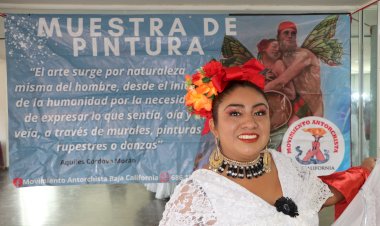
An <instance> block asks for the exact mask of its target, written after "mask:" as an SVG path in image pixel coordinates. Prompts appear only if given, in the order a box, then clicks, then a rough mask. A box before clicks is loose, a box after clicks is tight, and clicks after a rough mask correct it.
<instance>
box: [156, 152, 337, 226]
mask: <svg viewBox="0 0 380 226" xmlns="http://www.w3.org/2000/svg"><path fill="white" fill-rule="evenodd" d="M270 152H271V154H272V157H273V159H274V162H275V164H276V167H277V170H278V176H279V180H280V183H281V187H282V193H283V196H284V197H288V198H291V199H292V200H293V201H294V202H295V203H296V205H297V206H298V213H299V216H296V217H290V216H288V215H285V214H283V213H281V212H278V211H277V210H276V207H274V206H273V205H270V204H269V203H267V202H266V201H265V200H263V199H261V198H260V197H259V196H256V195H255V194H253V193H251V192H250V191H248V190H247V189H245V188H244V187H242V186H241V185H239V184H237V183H235V182H233V181H231V180H229V179H228V178H226V177H224V176H221V175H220V174H218V173H215V172H213V171H211V170H206V169H199V170H197V171H195V172H194V173H193V174H192V175H191V176H190V177H189V178H187V179H186V180H184V181H182V182H181V183H180V184H179V185H178V186H177V188H176V189H175V191H174V193H173V195H172V197H171V199H170V201H169V202H168V203H167V204H166V208H165V211H164V214H163V219H162V220H161V222H160V225H161V226H162V225H176V226H177V225H186V226H190V225H239V226H241V225H252V226H253V225H259V226H265V225H268V226H269V225H270V226H272V225H289V226H290V225H291V226H297V225H298V226H313V225H315V226H318V211H319V210H320V208H321V207H322V204H323V203H324V202H325V201H326V199H328V198H329V197H330V196H332V193H331V191H330V190H329V188H328V186H327V185H326V184H324V183H323V182H322V181H321V180H320V179H319V178H318V177H316V176H315V175H313V174H312V173H311V172H310V171H309V170H307V169H305V168H302V167H300V166H299V165H297V163H295V162H293V160H291V159H290V158H288V157H286V156H284V155H283V154H281V153H279V152H277V151H275V150H270ZM252 183H254V181H253V182H252Z"/></svg>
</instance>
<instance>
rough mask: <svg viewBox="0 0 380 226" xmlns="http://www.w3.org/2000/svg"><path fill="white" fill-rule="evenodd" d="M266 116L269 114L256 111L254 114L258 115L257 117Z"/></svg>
mask: <svg viewBox="0 0 380 226" xmlns="http://www.w3.org/2000/svg"><path fill="white" fill-rule="evenodd" d="M266 114H267V112H266V111H256V112H255V113H254V115H256V116H264V115H266Z"/></svg>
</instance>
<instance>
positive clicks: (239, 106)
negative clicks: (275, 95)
mask: <svg viewBox="0 0 380 226" xmlns="http://www.w3.org/2000/svg"><path fill="white" fill-rule="evenodd" d="M259 106H264V107H266V108H268V105H266V104H265V103H257V104H254V105H253V106H252V108H256V107H259ZM229 107H238V108H244V104H229V105H227V106H226V107H225V108H224V110H226V109H227V108H229Z"/></svg>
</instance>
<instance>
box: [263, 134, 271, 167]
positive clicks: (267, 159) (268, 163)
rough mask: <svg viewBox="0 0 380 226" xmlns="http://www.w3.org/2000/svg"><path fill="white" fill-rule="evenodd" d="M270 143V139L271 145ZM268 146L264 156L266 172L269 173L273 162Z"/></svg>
mask: <svg viewBox="0 0 380 226" xmlns="http://www.w3.org/2000/svg"><path fill="white" fill-rule="evenodd" d="M270 142H271V140H270V138H269V142H268V144H270ZM268 144H267V146H266V147H265V150H264V156H263V163H264V170H265V172H266V173H269V172H270V171H271V162H272V160H271V155H270V153H269V151H268Z"/></svg>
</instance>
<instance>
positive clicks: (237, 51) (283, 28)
mask: <svg viewBox="0 0 380 226" xmlns="http://www.w3.org/2000/svg"><path fill="white" fill-rule="evenodd" d="M338 17H339V16H338V15H332V16H327V17H326V18H325V19H324V20H322V21H321V22H320V23H319V24H318V25H316V26H315V27H314V29H313V30H312V31H311V33H310V34H309V35H308V36H307V38H306V39H305V41H304V43H303V44H302V46H301V47H299V46H297V26H296V24H295V23H293V22H291V21H283V22H281V23H280V24H279V25H278V29H277V40H276V41H277V44H278V46H279V48H278V51H279V54H278V59H276V60H275V61H273V62H272V63H268V62H270V61H267V62H266V60H265V51H264V50H265V47H266V46H261V50H262V51H260V43H259V45H258V49H259V55H258V59H259V60H261V62H262V63H263V64H264V65H266V66H267V67H268V68H269V69H270V70H271V72H272V74H273V75H271V76H269V77H268V78H267V83H266V87H265V90H266V91H267V93H268V98H269V103H270V105H271V108H272V111H273V112H272V119H271V121H272V125H271V126H272V128H271V129H272V131H275V130H277V129H279V128H280V127H282V126H283V125H285V124H287V123H288V124H290V123H291V122H293V121H295V120H297V119H298V118H302V117H306V116H320V117H323V97H322V91H321V88H320V86H321V79H320V62H323V63H326V64H328V65H330V66H336V65H340V62H341V60H342V55H343V46H342V43H340V42H339V41H338V40H337V39H334V38H333V37H334V36H335V30H336V23H337V21H338ZM222 55H223V58H224V60H223V63H224V65H225V66H233V65H239V64H242V63H244V62H246V61H247V60H249V59H251V58H253V57H254V56H253V55H252V54H251V52H250V51H249V50H248V49H247V48H246V47H245V46H244V45H242V44H241V43H240V42H239V41H238V40H237V39H235V38H233V37H231V36H226V37H225V39H224V42H223V46H222ZM274 62H275V63H274ZM269 74H271V73H269ZM289 85H292V86H294V89H295V96H294V97H293V96H289V95H287V93H286V90H285V88H286V87H287V86H289ZM289 103H291V104H289Z"/></svg>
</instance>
